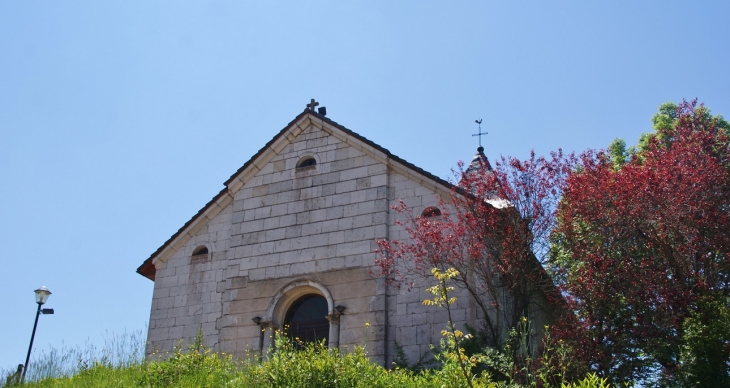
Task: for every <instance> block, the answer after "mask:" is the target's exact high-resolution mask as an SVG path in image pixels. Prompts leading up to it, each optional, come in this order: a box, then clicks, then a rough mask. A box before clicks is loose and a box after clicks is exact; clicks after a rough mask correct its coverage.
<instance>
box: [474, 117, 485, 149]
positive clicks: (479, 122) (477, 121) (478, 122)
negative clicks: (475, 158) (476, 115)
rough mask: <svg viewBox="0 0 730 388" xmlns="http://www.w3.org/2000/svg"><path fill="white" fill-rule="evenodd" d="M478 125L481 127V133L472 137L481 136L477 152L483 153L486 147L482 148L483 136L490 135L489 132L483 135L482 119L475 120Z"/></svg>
mask: <svg viewBox="0 0 730 388" xmlns="http://www.w3.org/2000/svg"><path fill="white" fill-rule="evenodd" d="M474 122H475V123H477V125H479V133H475V134H473V135H472V136H479V148H477V151H479V152H483V151H484V147H482V136H484V135H487V134H489V132H484V133H482V119H479V120H474Z"/></svg>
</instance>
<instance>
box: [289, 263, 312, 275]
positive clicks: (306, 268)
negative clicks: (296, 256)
mask: <svg viewBox="0 0 730 388" xmlns="http://www.w3.org/2000/svg"><path fill="white" fill-rule="evenodd" d="M315 266H316V265H315V262H314V261H308V262H304V263H296V264H292V265H291V269H290V271H291V275H302V274H307V273H312V272H314V271H315Z"/></svg>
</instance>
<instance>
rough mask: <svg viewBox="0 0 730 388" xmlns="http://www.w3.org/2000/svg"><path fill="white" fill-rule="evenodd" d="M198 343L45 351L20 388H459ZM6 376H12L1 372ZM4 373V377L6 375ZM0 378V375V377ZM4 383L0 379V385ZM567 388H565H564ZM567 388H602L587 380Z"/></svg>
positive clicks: (308, 357)
mask: <svg viewBox="0 0 730 388" xmlns="http://www.w3.org/2000/svg"><path fill="white" fill-rule="evenodd" d="M201 343H202V338H201V337H200V336H199V338H198V340H197V341H195V343H193V344H191V345H190V346H189V347H188V349H186V350H183V349H180V348H178V349H176V350H175V351H174V352H173V353H172V354H170V355H169V357H168V358H167V359H165V360H159V361H145V360H144V359H143V355H144V337H143V336H142V335H141V332H140V333H133V334H131V335H123V336H119V337H113V338H111V339H109V340H107V343H106V346H104V348H102V349H96V348H95V347H93V346H90V345H87V347H86V348H85V349H83V350H82V349H81V348H78V347H77V348H61V349H58V350H56V349H53V348H52V349H51V350H50V351H49V352H44V353H41V354H40V355H39V356H38V357H36V358H34V360H33V363H32V364H31V365H32V366H33V367H32V368H29V372H28V376H27V381H26V383H25V384H19V385H12V384H11V385H10V386H20V387H38V388H41V387H43V388H45V387H49V388H50V387H53V388H65V387H74V388H77V387H81V388H83V387H95V388H97V387H99V388H104V387H243V388H247V387H250V388H264V387H282V388H283V387H307V388H309V387H312V388H319V387H322V388H330V387H331V388H340V387H342V388H344V387H348V388H349V387H352V388H356V387H373V388H379V387H392V388H401V387H402V388H456V387H464V386H467V385H468V383H467V381H465V377H464V375H463V374H462V371H461V369H460V366H459V365H458V364H457V363H455V362H450V361H448V358H444V362H443V364H442V365H441V366H440V367H439V368H434V369H428V370H424V371H421V372H418V373H415V372H412V371H410V370H408V369H393V370H388V369H385V368H383V367H381V366H379V365H378V364H375V363H373V362H371V361H370V360H369V358H368V356H367V353H366V352H365V350H364V349H363V348H361V347H357V348H355V349H353V350H352V351H351V352H347V353H340V352H338V351H337V350H333V349H328V348H327V347H325V346H324V344H308V345H307V346H305V347H304V348H303V350H298V349H297V348H296V347H295V346H294V345H293V344H292V343H291V342H290V341H289V340H288V339H286V338H284V337H278V338H277V339H276V349H277V350H276V351H275V352H272V353H271V354H269V355H268V357H267V359H266V360H265V361H261V360H257V359H256V358H255V357H253V356H252V357H244V358H243V359H241V360H234V359H232V357H231V356H230V355H224V354H218V353H213V352H211V351H210V350H209V349H206V348H205V347H203V346H202V344H201ZM7 371H14V369H13V370H10V369H9V370H7ZM7 371H5V372H7ZM3 376H4V375H3ZM470 380H471V384H472V385H473V386H474V387H480V388H496V387H519V386H518V385H515V384H511V385H508V384H506V383H498V382H494V381H490V378H489V376H488V375H487V374H481V375H478V376H470ZM4 383H5V379H4V378H3V380H2V381H0V385H1V384H4ZM566 387H567V386H566ZM570 387H582V388H604V387H605V388H608V385H606V384H605V383H604V382H602V381H601V380H600V379H597V378H595V377H592V376H588V377H587V378H586V379H584V380H583V381H581V382H579V383H578V384H577V385H574V386H570Z"/></svg>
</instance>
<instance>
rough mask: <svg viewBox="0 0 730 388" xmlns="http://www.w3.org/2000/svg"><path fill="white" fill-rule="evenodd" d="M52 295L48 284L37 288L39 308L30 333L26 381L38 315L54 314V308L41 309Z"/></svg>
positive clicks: (24, 370) (22, 378) (36, 295)
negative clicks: (47, 286)
mask: <svg viewBox="0 0 730 388" xmlns="http://www.w3.org/2000/svg"><path fill="white" fill-rule="evenodd" d="M49 296H51V291H48V289H47V288H46V286H42V287H41V288H39V289H37V290H35V302H36V303H38V310H37V311H36V313H35V323H34V324H33V334H31V335H30V345H29V346H28V355H27V356H26V357H25V366H23V376H22V377H21V381H25V372H27V371H28V362H29V361H30V351H31V350H32V349H33V339H35V329H36V327H38V317H39V316H40V315H41V314H53V309H41V306H43V305H44V304H45V303H46V301H47V300H48V297H49Z"/></svg>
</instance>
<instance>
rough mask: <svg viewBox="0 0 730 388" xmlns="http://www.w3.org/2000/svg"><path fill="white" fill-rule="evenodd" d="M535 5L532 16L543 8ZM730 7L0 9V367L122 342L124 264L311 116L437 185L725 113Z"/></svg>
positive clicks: (130, 295)
mask: <svg viewBox="0 0 730 388" xmlns="http://www.w3.org/2000/svg"><path fill="white" fill-rule="evenodd" d="M548 3H549V4H548ZM729 18H730V2H727V1H716V2H688V1H666V0H665V1H641V2H636V1H610V2H609V1H604V2H597V1H591V2H586V1H563V2H542V1H541V2H537V1H535V2H525V1H520V2H507V1H449V2H446V1H387V2H386V1H367V2H366V1H332V2H330V1H320V2H285V1H277V2H268V1H267V2H263V1H259V2H243V1H182V2H181V1H128V0H125V1H10V0H6V1H1V2H0V145H2V151H1V152H0V182H2V190H0V242H1V243H2V251H3V252H4V254H5V257H4V259H3V261H2V269H0V298H1V299H0V300H2V310H1V311H2V320H1V322H2V323H0V325H1V326H0V328H2V330H0V338H1V342H2V346H0V368H7V367H13V366H14V365H17V364H18V363H22V362H23V361H24V359H25V353H26V351H27V346H28V341H29V340H30V334H31V329H32V326H33V319H34V314H35V309H36V305H35V303H34V295H33V290H34V289H36V288H38V287H39V286H41V285H45V286H47V287H48V288H49V289H50V290H51V291H52V292H53V295H52V296H51V298H50V300H49V303H48V304H47V307H51V308H55V309H56V314H55V315H52V316H42V317H41V318H40V323H39V327H38V333H37V335H36V342H35V346H34V349H36V350H43V349H46V350H47V349H48V348H49V346H54V347H59V346H61V345H62V344H66V345H68V346H75V345H82V346H83V344H84V343H85V342H86V341H89V342H91V343H94V344H99V345H100V344H102V343H103V336H104V335H105V333H121V332H124V331H125V330H126V331H133V330H137V329H144V328H145V326H146V323H147V321H148V319H149V310H150V303H151V297H152V287H153V283H152V282H151V281H149V280H147V279H146V278H143V277H142V276H140V275H138V274H136V273H135V270H136V268H137V267H138V266H139V265H140V264H141V263H142V262H143V261H144V260H145V259H146V258H147V257H149V255H150V254H151V253H152V252H154V251H155V250H156V249H157V248H158V247H159V246H160V245H161V244H162V243H163V242H165V241H166V240H167V238H168V237H170V235H172V234H173V233H174V232H175V231H177V229H178V228H179V227H180V226H182V225H183V224H184V223H185V222H186V221H187V220H188V219H190V218H191V217H192V216H193V215H194V214H195V212H197V211H198V210H199V209H200V208H201V207H202V206H203V205H204V204H205V203H206V202H207V201H209V200H210V199H211V198H212V197H213V196H214V195H215V194H216V193H218V191H219V190H220V189H221V188H222V187H223V186H222V184H223V182H224V181H225V180H226V179H227V178H228V177H229V176H230V175H231V174H233V173H234V172H235V171H236V169H238V168H239V167H240V166H241V165H243V164H244V163H245V162H246V160H248V159H249V158H250V157H251V156H252V155H254V154H255V153H256V152H257V151H258V150H259V148H261V146H263V145H264V144H265V143H266V142H267V141H268V140H269V139H271V138H272V137H273V136H274V135H275V134H276V133H277V132H278V131H279V130H280V129H281V128H283V127H284V126H285V125H286V124H287V123H288V122H289V121H291V120H292V119H293V118H294V117H295V116H296V115H297V114H299V113H300V112H301V111H302V110H303V109H304V108H305V104H306V103H307V102H309V99H310V98H316V99H317V100H318V101H320V102H321V104H322V105H324V106H326V107H327V111H328V117H329V118H331V119H333V120H335V121H337V122H338V123H340V124H342V125H344V126H346V127H347V128H350V129H352V130H354V131H356V132H358V133H360V134H361V135H363V136H365V137H367V138H369V139H371V140H373V141H375V142H376V143H378V144H380V145H382V146H383V147H385V148H387V149H389V150H390V151H391V152H393V153H394V154H396V155H398V156H400V157H402V158H404V159H405V160H407V161H409V162H411V163H414V164H415V165H417V166H419V167H421V168H424V169H425V170H427V171H430V172H432V173H434V174H436V175H438V176H441V177H444V178H449V177H450V176H451V172H450V171H451V169H452V168H453V167H455V165H456V162H457V161H458V160H469V159H470V158H471V157H472V156H473V155H474V153H475V149H476V147H477V140H476V138H475V137H472V136H471V134H473V133H476V130H477V127H476V124H475V123H474V120H475V119H478V118H481V119H483V120H484V123H483V124H482V128H483V130H485V131H487V132H489V135H487V136H486V137H485V138H484V145H485V148H486V153H487V155H488V156H489V157H490V159H492V160H494V159H495V158H497V157H498V156H499V155H501V154H502V155H513V156H518V157H522V158H524V157H526V156H527V155H528V154H529V151H530V150H531V149H535V150H536V152H537V153H538V154H545V153H547V152H549V151H550V150H555V149H557V148H559V147H562V148H563V149H564V150H570V151H582V150H584V149H586V148H603V147H606V146H607V145H608V144H609V143H610V142H611V140H612V139H614V138H616V137H622V138H624V139H625V140H626V141H627V143H628V144H635V143H636V139H637V138H638V136H639V134H640V133H642V132H647V131H649V130H650V129H651V123H650V118H651V116H652V114H653V113H654V112H655V111H656V108H657V107H658V106H659V104H661V103H663V102H666V101H675V102H678V101H681V100H682V99H693V98H698V99H699V101H701V102H704V103H705V104H706V105H707V106H708V107H710V108H711V109H712V111H713V113H720V114H723V113H724V114H725V116H726V117H728V116H730V78H729V77H728V69H730V54H729V52H728V48H729V47H728V42H729V41H730V40H729V38H730V23H728V19H729Z"/></svg>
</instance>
